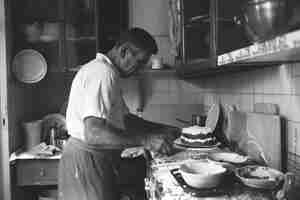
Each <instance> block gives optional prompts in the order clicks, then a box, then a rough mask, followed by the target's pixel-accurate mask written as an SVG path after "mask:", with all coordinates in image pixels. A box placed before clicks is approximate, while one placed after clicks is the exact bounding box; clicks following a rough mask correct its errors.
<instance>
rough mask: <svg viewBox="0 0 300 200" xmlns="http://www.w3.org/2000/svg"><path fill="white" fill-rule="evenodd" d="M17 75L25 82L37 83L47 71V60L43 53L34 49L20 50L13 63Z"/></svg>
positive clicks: (13, 69)
mask: <svg viewBox="0 0 300 200" xmlns="http://www.w3.org/2000/svg"><path fill="white" fill-rule="evenodd" d="M12 71H13V73H14V75H15V77H16V78H17V79H18V80H19V81H21V82H24V83H36V82H39V81H40V80H42V79H43V78H44V77H45V75H46V73H47V62H46V60H45V58H44V56H43V55H42V54H40V53H39V52H38V51H36V50H33V49H24V50H21V51H20V52H18V53H17V54H16V55H15V57H14V59H13V64H12Z"/></svg>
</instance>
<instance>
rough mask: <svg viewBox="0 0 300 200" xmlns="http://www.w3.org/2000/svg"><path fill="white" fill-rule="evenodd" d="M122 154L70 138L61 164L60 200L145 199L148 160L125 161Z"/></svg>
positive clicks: (141, 158) (116, 150) (59, 180)
mask: <svg viewBox="0 0 300 200" xmlns="http://www.w3.org/2000/svg"><path fill="white" fill-rule="evenodd" d="M121 151H122V150H120V149H109V148H103V147H99V145H98V146H97V145H91V144H87V143H85V142H83V141H81V140H79V139H76V138H73V137H71V138H69V139H68V141H67V143H66V144H65V146H64V149H63V154H62V157H61V159H60V162H59V173H58V174H59V177H58V197H59V200H119V199H120V198H121V194H124V193H125V194H126V193H128V195H129V196H142V197H143V198H144V196H145V191H144V178H145V176H146V162H145V159H144V158H143V157H140V158H135V159H121V158H120V155H121ZM129 193H130V194H129ZM139 199H141V198H140V197H139Z"/></svg>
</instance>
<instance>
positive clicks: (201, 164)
mask: <svg viewBox="0 0 300 200" xmlns="http://www.w3.org/2000/svg"><path fill="white" fill-rule="evenodd" d="M179 172H180V173H181V176H182V178H183V179H184V181H185V182H186V184H188V185H189V186H191V187H193V188H201V189H202V188H203V189H204V188H214V187H216V186H218V185H219V184H220V182H221V181H222V179H223V177H224V175H225V172H226V168H224V167H223V166H222V165H219V164H216V163H213V162H209V161H190V162H186V163H183V164H182V165H181V166H180V168H179Z"/></svg>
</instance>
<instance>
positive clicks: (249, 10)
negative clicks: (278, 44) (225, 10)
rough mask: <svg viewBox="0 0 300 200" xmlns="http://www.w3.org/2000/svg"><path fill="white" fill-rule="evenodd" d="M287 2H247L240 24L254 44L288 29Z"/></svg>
mask: <svg viewBox="0 0 300 200" xmlns="http://www.w3.org/2000/svg"><path fill="white" fill-rule="evenodd" d="M287 10H288V9H287V1H286V0H247V1H245V3H244V4H243V7H242V16H241V17H240V18H239V20H238V22H239V23H240V24H242V25H243V26H244V28H245V31H246V34H247V35H248V37H249V39H250V40H251V41H253V42H260V41H264V40H267V39H271V38H273V37H275V36H277V35H279V34H281V33H283V32H284V31H285V30H286V29H287V23H288V13H287Z"/></svg>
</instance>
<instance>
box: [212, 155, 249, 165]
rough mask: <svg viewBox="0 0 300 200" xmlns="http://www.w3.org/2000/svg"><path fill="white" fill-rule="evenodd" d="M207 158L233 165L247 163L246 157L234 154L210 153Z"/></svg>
mask: <svg viewBox="0 0 300 200" xmlns="http://www.w3.org/2000/svg"><path fill="white" fill-rule="evenodd" d="M208 157H209V158H210V159H211V160H214V161H219V162H228V163H233V164H243V163H246V162H247V161H248V157H247V156H243V155H240V154H237V153H234V152H216V153H210V154H209V155H208Z"/></svg>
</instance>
